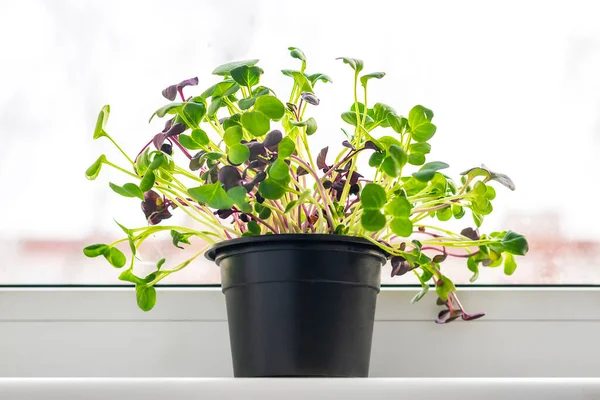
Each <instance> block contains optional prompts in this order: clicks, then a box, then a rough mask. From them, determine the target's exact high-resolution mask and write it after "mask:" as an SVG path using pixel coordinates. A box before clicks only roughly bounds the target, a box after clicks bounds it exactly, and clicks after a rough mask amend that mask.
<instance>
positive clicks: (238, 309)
mask: <svg viewBox="0 0 600 400" xmlns="http://www.w3.org/2000/svg"><path fill="white" fill-rule="evenodd" d="M206 257H207V258H208V259H210V260H213V261H216V263H217V265H219V266H220V267H221V278H222V287H223V293H224V294H225V300H226V303H227V318H228V321H229V336H230V341H231V352H232V358H233V372H234V376H236V377H284V376H287V377H311V376H312V377H367V376H368V374H369V360H370V356H371V341H372V336H373V320H374V317H375V304H376V301H377V293H379V285H380V275H381V267H382V265H383V264H384V263H385V259H386V254H385V252H384V251H383V250H381V249H379V248H378V247H377V246H374V245H373V244H372V243H370V242H369V241H367V240H365V239H361V238H354V237H348V236H341V235H318V234H289V235H272V236H253V237H243V238H239V239H233V240H228V241H225V242H222V243H218V244H217V245H215V246H213V247H212V248H210V249H209V250H208V251H207V253H206Z"/></svg>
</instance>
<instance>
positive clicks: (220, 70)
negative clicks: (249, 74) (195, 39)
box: [212, 59, 258, 76]
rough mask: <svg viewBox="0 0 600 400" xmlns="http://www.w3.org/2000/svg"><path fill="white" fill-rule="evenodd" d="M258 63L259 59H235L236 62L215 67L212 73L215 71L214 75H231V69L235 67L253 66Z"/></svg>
mask: <svg viewBox="0 0 600 400" xmlns="http://www.w3.org/2000/svg"><path fill="white" fill-rule="evenodd" d="M256 63H258V60H257V59H252V60H243V61H234V62H230V63H227V64H223V65H219V66H218V67H217V68H215V69H214V71H213V72H212V73H213V75H221V76H226V75H230V74H231V71H232V70H233V69H236V68H239V67H242V66H246V67H252V66H254V65H256Z"/></svg>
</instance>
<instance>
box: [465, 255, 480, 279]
mask: <svg viewBox="0 0 600 400" xmlns="http://www.w3.org/2000/svg"><path fill="white" fill-rule="evenodd" d="M478 264H479V261H476V260H475V256H471V257H469V259H468V260H467V268H469V271H471V272H473V276H472V277H471V278H470V279H469V282H471V283H473V282H475V281H476V280H477V278H479V266H478Z"/></svg>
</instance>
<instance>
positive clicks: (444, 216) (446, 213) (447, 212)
mask: <svg viewBox="0 0 600 400" xmlns="http://www.w3.org/2000/svg"><path fill="white" fill-rule="evenodd" d="M436 216H437V218H438V219H439V220H440V221H448V220H450V219H451V218H452V208H451V207H450V206H448V207H446V208H442V209H439V210H437V212H436Z"/></svg>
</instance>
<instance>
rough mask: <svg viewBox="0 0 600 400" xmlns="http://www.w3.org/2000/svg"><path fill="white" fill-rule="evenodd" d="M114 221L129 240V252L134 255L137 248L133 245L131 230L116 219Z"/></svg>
mask: <svg viewBox="0 0 600 400" xmlns="http://www.w3.org/2000/svg"><path fill="white" fill-rule="evenodd" d="M115 223H116V224H117V225H119V228H121V229H122V230H123V232H125V234H126V235H127V240H128V241H129V248H130V249H131V253H132V254H133V255H134V256H135V255H136V253H137V248H136V247H135V243H134V242H133V232H132V231H131V229H127V228H125V227H124V226H123V225H121V224H120V223H118V222H117V220H115Z"/></svg>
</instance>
